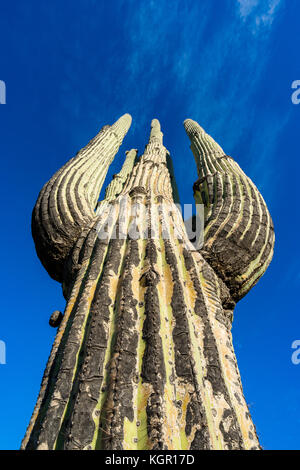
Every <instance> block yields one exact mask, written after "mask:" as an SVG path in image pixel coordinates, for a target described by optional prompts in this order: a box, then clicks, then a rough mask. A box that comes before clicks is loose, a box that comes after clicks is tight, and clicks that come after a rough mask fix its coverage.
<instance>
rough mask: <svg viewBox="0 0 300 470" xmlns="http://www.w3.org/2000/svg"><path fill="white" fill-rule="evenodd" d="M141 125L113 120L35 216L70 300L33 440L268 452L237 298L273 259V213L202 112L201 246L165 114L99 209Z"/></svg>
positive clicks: (28, 440) (51, 445) (43, 445)
mask: <svg viewBox="0 0 300 470" xmlns="http://www.w3.org/2000/svg"><path fill="white" fill-rule="evenodd" d="M130 123H131V118H130V116H129V115H125V116H123V117H121V118H120V119H119V120H118V121H117V122H116V123H115V124H114V125H113V126H105V127H104V128H103V129H102V131H100V133H99V134H98V136H96V137H95V138H94V139H93V140H92V141H91V142H90V143H89V144H88V146H87V147H85V148H84V149H83V150H81V151H80V152H79V153H78V154H77V156H76V157H75V158H74V159H72V160H70V161H69V162H68V163H67V164H66V165H65V166H64V167H63V168H62V169H61V170H59V171H58V172H57V173H56V174H55V175H54V176H53V177H52V178H51V179H50V181H49V182H48V183H46V185H45V186H44V188H43V189H42V191H41V193H40V196H39V198H38V201H37V203H36V206H35V209H34V211H33V219H32V231H33V237H34V241H35V244H36V249H37V253H38V255H39V257H40V259H41V261H42V263H43V265H44V267H45V268H46V269H47V271H48V272H49V274H50V275H51V276H52V277H53V278H54V279H56V280H58V281H59V282H61V283H62V285H63V291H64V295H65V297H66V300H67V305H66V309H65V312H64V315H63V318H62V319H61V321H60V323H59V328H58V331H57V335H56V338H55V341H54V344H53V347H52V351H51V354H50V357H49V361H48V364H47V366H46V370H45V373H44V377H43V380H42V385H41V390H40V394H39V397H38V400H37V404H36V407H35V409H34V412H33V416H32V418H31V421H30V424H29V426H28V429H27V433H26V436H25V438H24V440H23V443H22V448H23V449H114V450H117V449H131V450H133V449H178V450H181V449H259V448H260V446H259V442H258V438H257V435H256V432H255V427H254V425H253V423H252V420H251V417H250V414H249V410H248V408H247V405H246V402H245V399H244V396H243V391H242V385H241V380H240V375H239V371H238V367H237V363H236V358H235V354H234V350H233V347H232V338H231V332H230V330H231V320H232V313H233V308H234V305H235V303H236V301H238V300H239V299H240V298H241V297H242V296H243V295H245V293H246V292H247V291H248V290H249V289H250V288H251V287H252V285H254V284H255V282H257V280H258V278H259V277H260V276H261V275H262V274H263V272H264V270H265V269H266V267H267V265H268V263H269V262H270V259H271V256H272V249H273V243H274V236H273V226H272V222H271V218H270V216H269V213H268V210H267V208H266V206H265V203H264V201H263V199H262V197H261V195H260V194H259V192H258V190H257V189H256V187H255V186H254V185H253V183H252V182H251V180H250V179H249V178H247V177H246V175H245V174H244V173H243V172H242V170H241V169H240V167H239V166H238V165H237V164H236V163H235V162H234V161H233V160H232V159H230V158H229V157H227V156H226V155H225V154H224V152H223V150H222V149H221V147H219V146H218V145H217V144H216V143H215V142H214V141H213V139H212V138H211V137H209V136H208V135H207V134H206V133H205V132H204V131H203V129H202V128H201V127H200V126H199V125H198V124H197V123H195V122H194V121H191V120H186V121H185V124H184V125H185V128H186V131H187V133H188V136H189V137H190V140H191V147H192V151H193V153H194V155H195V159H196V163H197V168H198V176H199V179H198V180H197V182H196V183H195V185H194V192H195V199H196V202H200V203H203V204H204V206H205V221H204V223H205V237H204V246H203V247H202V248H201V250H198V251H197V250H195V248H194V246H193V245H192V243H191V242H190V240H189V238H188V235H187V233H186V229H185V225H184V222H183V219H182V217H181V214H180V211H179V209H178V207H177V206H176V205H175V203H174V197H175V199H177V195H176V196H174V195H175V194H176V183H175V181H174V179H173V174H172V169H171V168H172V167H171V161H170V156H169V153H168V151H167V150H166V148H165V147H164V145H163V134H162V132H161V129H160V124H159V122H158V120H156V119H154V120H153V121H152V124H151V133H150V138H149V142H148V144H147V145H146V148H145V151H144V154H143V155H142V156H141V157H140V158H139V159H137V151H136V150H131V151H130V152H128V153H127V155H126V159H125V162H124V165H123V168H122V169H121V171H120V172H119V173H118V174H117V175H114V178H113V180H112V182H111V183H110V185H109V186H108V187H107V190H106V193H105V199H104V200H103V201H101V202H100V203H98V204H97V201H98V197H99V192H100V189H101V187H102V184H103V181H104V178H105V175H106V173H107V169H108V166H109V164H110V163H111V161H112V159H113V157H114V155H115V154H116V152H117V150H118V148H119V146H120V144H121V142H122V139H123V137H124V135H125V134H126V132H127V131H128V128H129V126H130ZM175 202H177V200H176V201H175ZM95 209H96V210H95ZM136 234H137V236H136ZM140 234H146V236H140ZM54 320H55V319H54ZM54 320H53V324H56V323H55V321H54Z"/></svg>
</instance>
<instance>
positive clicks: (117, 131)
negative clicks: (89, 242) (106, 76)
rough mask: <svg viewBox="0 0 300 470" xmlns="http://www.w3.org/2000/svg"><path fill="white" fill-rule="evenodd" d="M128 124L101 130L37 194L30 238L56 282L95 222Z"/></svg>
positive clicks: (122, 120)
mask: <svg viewBox="0 0 300 470" xmlns="http://www.w3.org/2000/svg"><path fill="white" fill-rule="evenodd" d="M130 124H131V117H130V116H129V115H128V114H125V115H124V116H122V117H121V118H120V119H119V120H118V121H116V122H115V123H114V124H113V125H112V126H104V127H103V128H102V129H101V131H100V132H99V134H98V135H97V136H96V137H94V138H93V139H92V140H91V141H90V142H89V143H88V145H87V146H86V147H84V148H83V149H82V150H80V151H79V152H78V154H77V155H76V156H75V157H74V158H72V159H71V160H69V162H68V163H66V164H65V165H64V166H63V168H61V169H60V170H59V171H58V172H57V173H55V175H54V176H53V177H52V178H51V179H50V180H49V181H48V183H46V184H45V185H44V187H43V189H42V190H41V192H40V195H39V197H38V200H37V202H36V205H35V207H34V210H33V214H32V234H33V238H34V242H35V246H36V251H37V254H38V256H39V258H40V260H41V262H42V264H43V265H44V267H45V268H46V270H47V271H48V273H49V274H50V276H51V277H53V279H55V280H57V281H59V282H61V280H62V271H63V265H64V262H65V260H66V258H67V255H68V254H69V252H70V249H71V248H72V246H73V245H74V243H75V241H76V240H77V239H78V237H79V235H80V233H81V231H82V229H83V228H84V227H85V226H88V225H89V224H91V223H92V222H93V220H94V219H95V213H94V209H95V206H96V203H97V200H98V197H99V193H100V190H101V187H102V184H103V181H104V179H105V176H106V173H107V170H108V167H109V165H110V163H111V161H112V159H113V157H114V156H115V154H116V153H117V151H118V148H119V147H120V145H121V143H122V140H123V138H124V136H125V135H126V133H127V131H128V129H129V127H130Z"/></svg>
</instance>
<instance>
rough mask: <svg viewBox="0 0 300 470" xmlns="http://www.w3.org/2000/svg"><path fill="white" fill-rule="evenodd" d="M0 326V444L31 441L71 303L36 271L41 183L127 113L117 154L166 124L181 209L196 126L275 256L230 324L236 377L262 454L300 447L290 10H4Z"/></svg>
mask: <svg viewBox="0 0 300 470" xmlns="http://www.w3.org/2000/svg"><path fill="white" fill-rule="evenodd" d="M0 7H1V15H0V48H1V63H0V80H4V81H5V83H6V87H7V97H6V99H7V104H6V105H0V137H1V138H0V149H1V162H2V183H1V186H0V191H1V202H2V209H1V210H2V225H1V228H2V230H1V248H2V269H1V286H2V297H1V298H2V317H1V323H0V340H2V341H5V343H6V348H7V364H5V365H0V384H1V385H0V423H1V424H0V448H1V449H16V448H18V447H19V445H20V442H21V439H22V437H23V435H24V433H25V430H26V426H27V424H28V422H29V419H30V416H31V413H32V411H33V407H34V404H35V401H36V397H37V394H38V390H39V385H40V381H41V378H42V374H43V370H44V367H45V364H46V361H47V358H48V355H49V352H50V348H51V344H52V341H53V338H54V334H55V331H54V330H53V329H52V328H50V327H49V326H48V319H49V316H50V314H51V313H52V311H53V310H55V309H59V310H63V309H64V305H65V302H64V299H63V296H62V294H61V288H60V285H59V284H58V283H56V282H55V281H53V280H51V279H50V277H49V276H48V274H47V273H46V271H45V270H44V269H43V268H42V266H41V264H40V262H39V260H38V258H37V256H36V254H35V249H34V245H33V241H32V238H31V232H30V219H31V211H32V208H33V206H34V204H35V201H36V198H37V196H38V193H39V191H40V189H41V188H42V186H43V184H44V183H45V182H46V181H47V180H48V179H49V178H50V177H51V176H52V174H53V173H54V172H55V171H56V170H57V169H58V168H60V167H61V166H62V165H63V164H64V163H65V162H66V161H67V160H68V159H69V158H70V157H72V156H74V154H75V153H76V152H77V151H78V150H79V149H80V148H81V147H83V146H84V145H86V143H87V142H88V141H89V140H90V139H91V138H92V137H93V136H94V135H95V134H96V133H97V132H98V130H99V129H100V128H101V127H102V126H103V125H104V124H111V123H113V122H114V121H115V120H116V119H117V118H118V117H119V116H121V115H122V114H123V113H125V112H129V113H130V114H131V115H132V117H133V124H132V127H131V129H130V131H129V133H128V136H127V137H126V139H125V143H124V144H123V146H122V148H121V150H120V152H119V153H118V155H117V156H116V158H115V161H114V162H113V164H112V166H111V169H110V171H109V175H108V177H109V178H110V177H111V175H112V174H113V173H115V172H116V171H118V170H119V168H120V166H121V164H122V161H123V159H124V151H125V150H127V149H130V148H132V147H134V148H138V149H139V152H140V153H141V152H142V151H143V149H144V146H145V144H146V141H147V138H148V135H149V130H150V121H151V119H152V118H154V117H156V118H158V119H159V120H160V121H161V125H162V130H163V132H164V134H165V140H164V141H165V145H166V146H167V148H168V149H169V150H170V152H171V155H172V158H173V162H174V167H175V174H176V177H177V183H178V187H179V193H180V198H181V202H182V203H191V202H192V201H193V198H192V185H193V182H194V181H195V180H196V166H195V163H194V160H193V156H192V153H191V151H190V149H189V141H188V138H187V136H186V135H185V132H184V129H183V126H182V122H183V120H184V119H185V118H188V117H189V118H192V119H195V120H197V121H198V122H199V123H200V124H201V125H202V126H203V127H204V128H205V129H206V130H207V132H208V133H210V134H211V135H212V136H213V137H214V138H215V139H216V140H217V142H219V143H220V145H221V146H222V147H223V148H224V150H225V151H226V152H227V153H228V154H229V155H231V156H233V157H234V158H235V159H236V160H237V161H238V163H239V164H240V165H241V167H242V168H243V169H244V171H245V172H246V173H247V174H248V175H249V176H250V177H251V178H252V179H253V181H254V182H255V184H256V185H257V187H258V188H259V190H260V191H261V193H262V194H263V196H264V198H265V200H266V202H267V204H268V207H269V209H270V212H271V215H272V217H273V220H274V224H275V234H276V246H275V255H274V259H273V261H272V263H271V265H270V267H269V269H268V271H267V273H266V274H265V275H264V277H263V278H262V279H261V280H260V282H259V283H258V285H257V286H255V287H254V288H253V290H252V291H251V292H250V293H249V294H248V295H247V296H246V297H245V298H244V299H243V300H242V301H241V302H240V303H239V304H238V306H237V308H236V311H235V319H234V326H233V337H234V345H235V350H236V354H237V358H238V363H239V367H240V371H241V375H242V382H243V386H244V392H245V396H246V400H247V402H248V403H249V404H250V411H251V413H252V416H253V420H254V422H255V424H256V427H257V431H258V434H259V437H260V440H261V443H262V445H263V447H264V448H266V449H299V448H300V439H299V425H300V414H299V406H300V405H299V404H300V387H299V377H300V364H299V365H298V366H297V365H294V364H292V362H291V355H292V349H291V344H292V342H293V341H294V340H296V339H300V325H299V319H298V316H299V297H298V291H299V283H300V274H299V243H298V239H299V228H300V223H299V218H298V212H299V211H298V201H299V196H298V195H299V170H300V165H299V138H300V137H299V117H300V105H298V106H296V105H293V104H292V101H291V94H292V89H291V83H292V82H293V81H294V80H297V79H298V80H300V68H299V65H300V59H299V35H300V33H299V15H300V2H299V1H297V0H259V2H258V1H257V0H205V1H201V2H199V1H195V0H193V1H189V0H184V1H179V0H172V2H170V1H169V0H168V1H166V0H156V1H150V0H148V1H143V0H139V1H137V0H136V1H132V0H124V1H121V0H120V1H110V2H108V1H104V0H97V1H96V0H94V1H93V0H82V1H79V0H72V1H71V0H60V1H57V0H56V1H54V0H53V1H51V2H49V1H44V0H36V1H35V0H27V1H26V2H24V1H11V2H8V1H3V0H1V1H0Z"/></svg>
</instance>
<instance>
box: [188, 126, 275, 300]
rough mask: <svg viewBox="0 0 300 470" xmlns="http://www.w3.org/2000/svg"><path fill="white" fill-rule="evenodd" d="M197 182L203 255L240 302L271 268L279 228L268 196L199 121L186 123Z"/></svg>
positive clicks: (195, 190)
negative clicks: (202, 212) (202, 211)
mask: <svg viewBox="0 0 300 470" xmlns="http://www.w3.org/2000/svg"><path fill="white" fill-rule="evenodd" d="M184 127H185V130H186V132H187V134H188V136H189V138H190V141H191V150H192V152H193V154H194V157H195V161H196V165H197V170H198V180H197V181H196V182H195V184H194V197H195V200H196V203H200V204H201V203H202V204H204V206H205V221H204V226H205V228H204V246H203V248H202V249H201V252H202V254H203V256H204V257H205V259H206V260H207V261H208V262H209V263H210V265H211V266H212V267H213V268H214V270H215V271H216V273H217V274H218V276H219V277H220V278H221V279H222V280H223V281H224V282H225V284H226V285H227V286H228V287H229V290H230V292H231V295H232V298H233V300H234V301H238V300H239V299H241V298H242V297H243V296H244V295H245V294H246V293H247V292H248V291H249V290H250V289H251V287H253V286H254V284H256V282H257V281H258V280H259V278H260V277H261V276H262V275H263V273H264V272H265V270H266V269H267V267H268V265H269V263H270V261H271V259H272V256H273V246H274V228H273V222H272V219H271V216H270V214H269V211H268V209H267V206H266V203H265V201H264V200H263V197H262V196H261V194H260V193H259V191H258V189H257V188H256V186H255V185H254V183H253V182H252V181H251V179H250V178H248V177H247V176H246V175H245V173H244V172H243V170H242V169H241V168H240V166H239V165H238V164H237V163H236V162H235V161H234V160H233V159H232V158H231V157H229V156H228V155H226V154H225V152H224V151H223V149H222V148H221V147H220V145H219V144H217V143H216V142H215V141H214V140H213V138H212V137H211V136H209V135H208V134H207V133H206V132H205V131H204V130H203V129H202V127H200V126H199V124H198V123H197V122H195V121H192V120H191V119H187V120H186V121H185V122H184Z"/></svg>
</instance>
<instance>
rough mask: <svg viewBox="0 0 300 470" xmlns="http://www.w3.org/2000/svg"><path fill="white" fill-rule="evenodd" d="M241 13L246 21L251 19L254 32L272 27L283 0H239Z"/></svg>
mask: <svg viewBox="0 0 300 470" xmlns="http://www.w3.org/2000/svg"><path fill="white" fill-rule="evenodd" d="M237 2H238V8H239V15H240V17H241V18H242V19H243V21H244V22H246V21H250V23H251V24H252V32H253V33H254V34H256V33H257V32H258V30H259V29H260V28H263V27H270V26H271V25H272V23H273V21H274V18H275V15H276V13H277V11H278V8H279V7H280V4H282V3H283V0H260V1H259V0H237Z"/></svg>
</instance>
